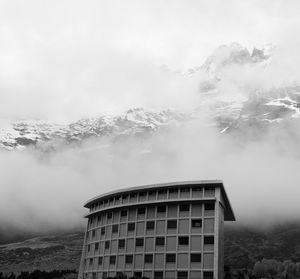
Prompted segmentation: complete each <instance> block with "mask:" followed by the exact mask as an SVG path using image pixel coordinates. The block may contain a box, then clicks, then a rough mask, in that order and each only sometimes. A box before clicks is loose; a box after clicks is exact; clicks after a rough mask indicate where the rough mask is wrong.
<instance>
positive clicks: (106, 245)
mask: <svg viewBox="0 0 300 279" xmlns="http://www.w3.org/2000/svg"><path fill="white" fill-rule="evenodd" d="M105 249H109V241H105Z"/></svg>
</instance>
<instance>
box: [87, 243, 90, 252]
mask: <svg viewBox="0 0 300 279" xmlns="http://www.w3.org/2000/svg"><path fill="white" fill-rule="evenodd" d="M90 249H91V245H90V244H89V245H88V246H87V250H88V252H90Z"/></svg>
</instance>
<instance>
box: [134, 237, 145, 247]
mask: <svg viewBox="0 0 300 279" xmlns="http://www.w3.org/2000/svg"><path fill="white" fill-rule="evenodd" d="M135 246H137V247H139V246H144V238H137V239H136V240H135Z"/></svg>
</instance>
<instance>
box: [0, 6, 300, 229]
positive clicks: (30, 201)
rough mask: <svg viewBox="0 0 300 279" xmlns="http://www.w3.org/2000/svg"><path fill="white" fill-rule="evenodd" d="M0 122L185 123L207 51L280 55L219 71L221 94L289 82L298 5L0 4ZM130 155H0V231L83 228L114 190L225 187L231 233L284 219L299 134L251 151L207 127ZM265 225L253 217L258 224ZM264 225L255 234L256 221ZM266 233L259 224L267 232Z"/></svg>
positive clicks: (275, 133)
mask: <svg viewBox="0 0 300 279" xmlns="http://www.w3.org/2000/svg"><path fill="white" fill-rule="evenodd" d="M0 5H1V6H0V61H1V63H0V64H1V66H0V98H1V102H0V118H1V121H4V120H5V121H11V120H15V119H19V118H42V119H45V120H55V121H66V122H69V121H72V120H77V119H78V118H81V117H88V116H97V115H99V114H104V113H106V112H108V111H109V112H112V111H113V112H115V111H117V112H119V111H122V110H124V109H126V108H129V107H135V106H143V107H175V108H181V109H187V110H188V109H191V108H194V107H195V106H198V104H199V102H200V100H201V99H202V98H203V97H202V95H201V94H199V92H198V91H199V90H198V87H199V81H200V79H201V78H202V77H201V76H198V75H195V76H194V77H186V76H182V75H178V74H174V73H172V72H164V71H161V69H160V67H161V65H163V64H166V65H168V67H169V68H171V69H175V70H177V69H180V70H185V69H187V68H189V67H194V66H200V65H201V64H202V63H203V61H204V59H205V57H206V56H207V55H208V54H210V52H211V51H212V50H213V49H214V48H215V47H216V46H218V45H219V44H224V43H230V42H232V41H239V42H240V43H241V44H243V45H246V46H247V47H249V48H250V49H251V47H253V46H254V45H255V44H257V43H266V42H273V43H275V44H279V45H280V46H281V47H280V48H279V50H278V51H277V52H276V54H275V55H274V59H273V60H272V63H271V64H270V65H269V67H268V68H267V69H264V68H257V67H248V66H244V67H240V66H239V67H237V66H232V67H229V68H227V69H226V70H224V72H223V75H224V77H225V78H224V79H223V80H222V82H220V83H219V85H218V88H217V89H218V90H219V94H223V95H226V94H227V95H228V96H233V98H237V97H238V96H242V97H245V96H249V92H250V93H251V92H253V91H256V90H257V89H261V88H264V89H270V88H272V87H274V86H275V87H276V86H281V85H282V84H286V83H287V82H288V83H291V82H294V81H295V80H296V81H298V80H299V77H298V74H297V72H298V70H297V67H298V65H299V62H300V61H299V55H298V49H299V48H298V46H299V42H298V40H297V39H295V40H294V38H296V37H297V34H298V32H297V30H298V28H299V26H300V25H299V17H298V13H296V10H297V9H299V2H297V1H294V2H292V4H290V5H286V3H284V2H283V1H251V2H250V1H249V2H247V3H245V1H243V2H241V1H237V0H231V1H227V2H226V4H225V2H224V1H217V0H213V1H209V2H204V1H189V3H188V4H187V3H186V2H182V1H164V2H162V1H140V0H139V1H130V4H128V2H126V3H125V2H123V1H90V2H89V3H83V2H80V1H71V2H70V1H59V2H56V1H51V2H45V1H43V2H41V1H26V2H24V1H19V2H18V1H17V2H15V1H14V2H11V1H3V2H2V3H1V4H0ZM203 114H204V115H203V116H202V117H200V119H199V120H197V121H194V122H191V123H190V125H188V126H187V127H180V129H178V130H176V129H174V130H173V129H163V130H162V131H160V132H158V133H157V134H156V135H155V136H153V137H151V138H149V139H145V140H144V141H141V140H139V139H130V138H129V139H126V140H125V139H124V141H122V142H118V143H113V142H110V141H107V140H105V139H103V140H101V141H93V140H91V141H89V142H87V143H85V144H83V146H81V147H69V148H66V149H62V150H60V151H59V152H57V153H55V152H54V153H51V154H41V153H39V152H38V151H36V150H30V149H29V150H27V151H22V152H1V153H0V168H1V172H0V181H1V195H0V223H1V226H2V227H3V226H15V227H17V228H19V229H22V230H29V231H31V230H32V231H45V230H51V229H61V228H66V229H67V228H73V227H77V226H82V225H83V223H84V221H83V219H82V218H81V216H82V215H83V214H84V210H83V209H82V204H83V202H84V201H85V200H87V199H89V198H91V197H92V196H93V195H98V194H100V193H103V192H105V191H107V190H111V189H112V188H120V187H125V186H133V185H139V184H147V183H156V182H164V181H173V180H187V179H216V178H221V179H223V180H224V182H225V186H226V188H227V189H228V193H229V196H230V198H231V200H232V204H233V208H234V209H235V211H236V215H237V217H238V219H239V220H240V222H245V223H252V224H255V223H257V222H258V220H261V219H262V218H265V219H268V220H277V219H278V218H283V219H287V218H290V217H296V214H295V212H298V211H299V205H298V202H297V197H298V196H299V190H298V188H297V187H296V183H297V181H299V175H298V171H297V170H298V166H299V154H298V151H297V150H299V144H298V142H299V134H298V133H297V122H295V123H294V122H291V123H289V124H288V125H287V126H286V127H285V128H280V127H276V128H274V129H272V130H271V131H269V132H268V133H267V134H266V135H264V136H263V137H262V139H260V140H259V141H254V142H253V141H251V142H246V143H243V142H242V140H241V139H239V138H238V139H237V138H235V137H234V136H231V135H229V136H220V135H219V133H218V132H217V131H216V130H215V129H214V128H213V127H211V126H209V125H207V123H209V122H210V120H208V119H207V118H206V115H205V113H203ZM262 213H263V214H262ZM264 221H265V220H264ZM265 223H267V222H265Z"/></svg>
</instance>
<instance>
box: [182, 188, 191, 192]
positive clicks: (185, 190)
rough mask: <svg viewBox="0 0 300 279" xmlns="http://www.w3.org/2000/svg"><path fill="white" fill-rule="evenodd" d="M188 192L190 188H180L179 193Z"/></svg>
mask: <svg viewBox="0 0 300 279" xmlns="http://www.w3.org/2000/svg"><path fill="white" fill-rule="evenodd" d="M189 191H190V188H180V192H181V193H187V192H189Z"/></svg>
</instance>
